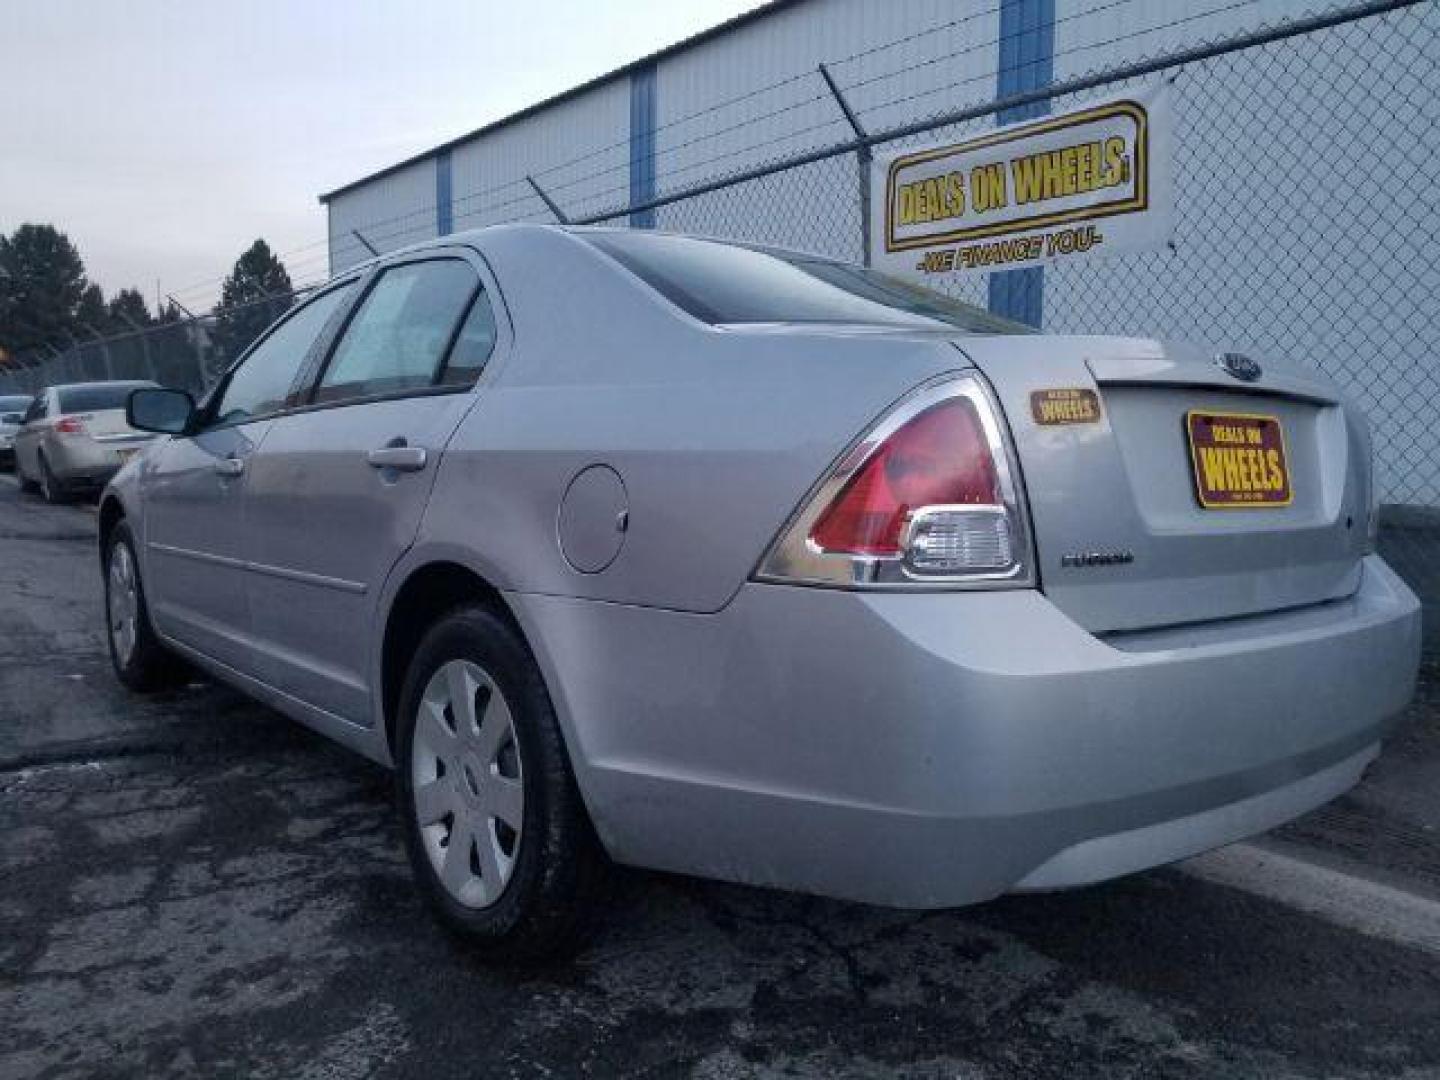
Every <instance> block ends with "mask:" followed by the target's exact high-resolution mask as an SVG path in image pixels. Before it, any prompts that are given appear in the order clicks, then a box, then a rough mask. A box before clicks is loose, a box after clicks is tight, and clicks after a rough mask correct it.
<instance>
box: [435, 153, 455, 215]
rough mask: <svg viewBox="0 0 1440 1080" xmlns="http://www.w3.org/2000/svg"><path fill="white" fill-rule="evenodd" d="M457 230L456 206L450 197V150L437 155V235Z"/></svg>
mask: <svg viewBox="0 0 1440 1080" xmlns="http://www.w3.org/2000/svg"><path fill="white" fill-rule="evenodd" d="M454 230H455V207H454V203H453V202H452V200H451V197H450V151H449V150H441V151H440V153H438V154H436V155H435V235H436V236H448V235H450V233H452V232H453V231H454Z"/></svg>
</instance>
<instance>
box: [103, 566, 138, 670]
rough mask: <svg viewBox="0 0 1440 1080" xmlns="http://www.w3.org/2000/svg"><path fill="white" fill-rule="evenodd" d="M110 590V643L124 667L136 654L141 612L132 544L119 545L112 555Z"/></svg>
mask: <svg viewBox="0 0 1440 1080" xmlns="http://www.w3.org/2000/svg"><path fill="white" fill-rule="evenodd" d="M109 583H110V588H109V589H108V590H106V595H105V606H106V609H107V612H108V614H109V616H110V640H111V641H112V642H113V643H114V645H115V655H116V656H118V657H119V658H120V662H121V663H122V664H124V663H127V662H128V661H129V660H130V654H131V653H132V652H134V651H135V623H136V618H137V616H138V614H139V611H140V592H139V589H138V587H137V585H136V579H135V560H134V559H133V558H131V556H130V546H129V545H128V544H124V543H120V544H116V545H115V547H114V549H113V550H112V551H111V552H110V579H109Z"/></svg>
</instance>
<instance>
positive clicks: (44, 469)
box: [37, 454, 66, 506]
mask: <svg viewBox="0 0 1440 1080" xmlns="http://www.w3.org/2000/svg"><path fill="white" fill-rule="evenodd" d="M37 460H38V461H39V463H40V495H41V497H42V498H44V500H45V501H46V502H47V503H49V504H50V505H51V506H56V505H59V504H60V503H63V502H65V501H66V492H65V488H64V486H63V485H62V484H61V483H60V481H59V480H57V479H56V478H55V474H54V473H53V472H52V471H51V470H50V462H48V461H46V460H45V455H44V454H39V455H37Z"/></svg>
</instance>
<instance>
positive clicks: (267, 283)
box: [213, 240, 291, 363]
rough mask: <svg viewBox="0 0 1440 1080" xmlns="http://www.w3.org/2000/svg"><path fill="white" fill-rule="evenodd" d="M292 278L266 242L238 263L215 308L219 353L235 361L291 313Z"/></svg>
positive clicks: (222, 357)
mask: <svg viewBox="0 0 1440 1080" xmlns="http://www.w3.org/2000/svg"><path fill="white" fill-rule="evenodd" d="M290 304H291V285H290V275H289V274H288V273H286V272H285V267H284V265H283V264H282V263H281V262H280V260H279V259H278V258H277V257H276V256H275V254H274V253H273V252H272V251H271V250H270V245H269V244H267V243H265V241H264V240H256V241H255V243H254V244H252V245H251V246H250V248H249V250H248V251H246V252H245V254H243V255H241V256H240V258H239V259H238V260H236V262H235V268H234V269H233V270H232V271H231V272H230V276H229V277H227V278H226V279H225V284H224V285H223V286H222V288H221V290H220V303H219V304H217V305H216V307H215V330H214V334H213V341H214V345H215V350H216V352H217V354H218V355H219V357H220V358H221V359H223V361H224V362H225V363H229V362H230V361H233V360H234V359H235V358H236V357H237V356H239V355H240V354H241V353H242V352H244V351H245V349H246V348H247V347H248V346H249V344H250V343H251V342H252V341H254V340H255V339H256V338H257V337H259V336H260V333H261V331H263V330H264V329H265V328H266V327H268V326H269V325H270V324H271V323H273V322H274V321H275V320H276V319H278V318H279V317H280V316H281V315H283V314H284V313H285V312H286V311H287V310H289V308H290Z"/></svg>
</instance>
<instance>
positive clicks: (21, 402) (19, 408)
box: [0, 394, 31, 413]
mask: <svg viewBox="0 0 1440 1080" xmlns="http://www.w3.org/2000/svg"><path fill="white" fill-rule="evenodd" d="M30 401H31V399H30V396H29V395H28V394H26V395H22V396H21V397H0V413H12V412H24V411H25V410H26V409H28V408H29V407H30Z"/></svg>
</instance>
